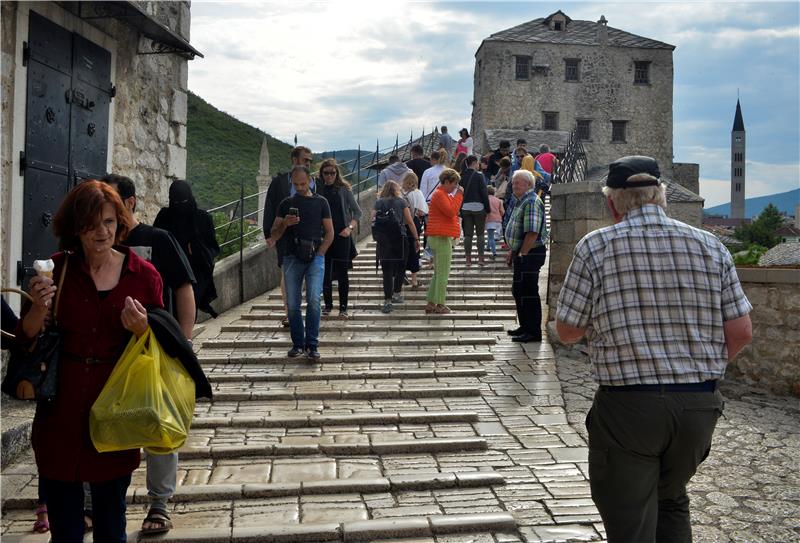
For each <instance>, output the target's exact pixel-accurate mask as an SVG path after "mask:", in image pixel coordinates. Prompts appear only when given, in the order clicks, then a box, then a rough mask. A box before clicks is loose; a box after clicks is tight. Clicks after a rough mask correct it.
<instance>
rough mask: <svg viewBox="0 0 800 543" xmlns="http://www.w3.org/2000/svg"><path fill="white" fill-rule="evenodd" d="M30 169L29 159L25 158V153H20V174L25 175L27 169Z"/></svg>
mask: <svg viewBox="0 0 800 543" xmlns="http://www.w3.org/2000/svg"><path fill="white" fill-rule="evenodd" d="M27 167H28V159H26V158H25V151H20V152H19V174H20V175H24V174H25V168H27Z"/></svg>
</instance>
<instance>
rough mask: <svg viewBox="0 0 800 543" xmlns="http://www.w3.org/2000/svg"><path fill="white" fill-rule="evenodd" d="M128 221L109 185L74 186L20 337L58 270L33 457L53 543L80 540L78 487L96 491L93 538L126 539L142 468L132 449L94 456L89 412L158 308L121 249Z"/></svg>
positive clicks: (152, 287)
mask: <svg viewBox="0 0 800 543" xmlns="http://www.w3.org/2000/svg"><path fill="white" fill-rule="evenodd" d="M130 222H131V217H130V214H129V213H128V211H127V209H126V208H125V206H124V205H123V204H122V200H120V198H119V195H118V194H117V192H116V190H114V189H113V188H112V187H110V186H109V185H106V184H104V183H100V182H98V181H86V182H85V183H81V184H80V185H78V186H76V187H75V188H74V189H72V191H70V193H69V194H67V196H66V198H65V199H64V201H63V202H62V203H61V207H59V209H58V212H57V213H56V216H55V219H54V222H53V230H54V233H55V235H56V237H58V238H59V247H60V248H61V249H62V252H59V253H56V254H55V255H53V257H52V258H53V261H54V262H55V270H54V274H53V275H54V277H53V278H52V279H50V278H47V277H38V276H37V277H34V278H33V279H31V282H30V287H29V291H30V294H31V296H32V297H33V299H34V303H33V305H32V306H31V307H30V309H29V310H28V312H27V313H26V314H25V316H24V318H23V320H22V324H21V327H22V332H23V333H24V335H25V336H27V337H28V338H33V337H36V335H37V334H38V333H39V331H40V330H41V329H42V326H43V325H44V322H45V318H46V316H47V315H48V313H49V312H50V310H51V306H52V305H53V303H52V300H53V296H54V294H55V290H56V287H55V286H54V284H57V283H58V281H59V279H60V277H61V273H63V270H64V268H65V266H66V275H65V277H64V283H63V286H62V287H61V292H60V293H59V294H58V296H59V303H58V315H57V316H56V317H57V319H56V320H57V322H58V326H59V330H60V332H61V338H62V342H61V363H60V368H59V383H58V394H57V397H56V399H55V400H54V401H53V402H52V403H47V404H44V403H40V404H38V405H37V406H36V416H35V417H34V420H33V436H32V441H33V451H34V454H35V455H36V466H37V468H38V469H39V484H40V485H41V486H42V489H43V490H44V494H45V496H46V498H47V505H48V510H49V514H50V528H51V534H52V542H53V543H73V542H74V543H79V542H82V541H83V532H84V518H83V486H82V481H87V482H88V483H89V484H90V485H91V489H92V508H93V511H94V540H95V541H102V542H103V543H117V542H124V541H125V540H126V535H125V534H126V531H125V492H126V490H127V488H128V485H130V481H131V473H132V472H133V470H134V469H136V467H137V466H138V465H139V451H138V449H134V450H128V451H121V452H113V453H98V452H97V450H96V449H95V448H94V446H93V445H92V441H91V439H90V437H89V410H90V409H91V407H92V404H94V401H95V399H96V398H97V396H98V395H99V394H100V391H101V390H102V388H103V385H104V384H105V382H106V380H107V379H108V377H109V375H110V374H111V370H112V369H113V368H114V364H115V363H116V361H117V359H118V358H119V356H120V355H121V354H122V351H123V350H124V349H125V346H126V344H127V343H128V340H129V338H130V337H131V333H133V334H136V335H137V336H140V335H141V334H143V333H144V332H145V331H146V330H147V311H146V309H145V307H148V306H149V307H153V306H155V307H161V305H162V302H161V289H162V285H161V277H160V276H159V275H158V272H156V270H155V268H153V266H151V265H150V264H149V263H148V262H146V261H144V260H142V259H141V258H139V257H138V256H136V254H135V253H134V252H133V251H131V250H129V249H128V248H127V247H122V246H121V245H119V244H120V242H121V241H122V239H123V238H124V237H125V235H126V234H127V232H128V228H129V225H130Z"/></svg>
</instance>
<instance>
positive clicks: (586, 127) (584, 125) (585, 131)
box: [575, 119, 592, 141]
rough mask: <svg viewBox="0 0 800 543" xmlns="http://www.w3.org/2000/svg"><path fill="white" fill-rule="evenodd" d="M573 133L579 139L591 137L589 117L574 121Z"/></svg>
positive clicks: (584, 139) (583, 139) (585, 139)
mask: <svg viewBox="0 0 800 543" xmlns="http://www.w3.org/2000/svg"><path fill="white" fill-rule="evenodd" d="M575 133H576V134H577V136H578V139H579V140H581V141H588V140H591V139H592V121H590V120H589V119H578V120H577V121H576V126H575Z"/></svg>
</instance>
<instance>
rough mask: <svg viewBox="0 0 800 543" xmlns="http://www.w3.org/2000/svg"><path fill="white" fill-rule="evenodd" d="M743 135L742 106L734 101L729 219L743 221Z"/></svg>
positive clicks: (737, 101)
mask: <svg viewBox="0 0 800 543" xmlns="http://www.w3.org/2000/svg"><path fill="white" fill-rule="evenodd" d="M745 141H746V140H745V134H744V119H742V106H741V105H740V104H739V100H738V99H737V100H736V116H735V117H734V118H733V130H731V214H730V218H731V219H744V218H745V216H744V179H745V175H744V174H745V171H744V170H745Z"/></svg>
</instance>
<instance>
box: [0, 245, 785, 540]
mask: <svg viewBox="0 0 800 543" xmlns="http://www.w3.org/2000/svg"><path fill="white" fill-rule="evenodd" d="M455 259H456V262H457V265H456V266H455V269H454V271H453V273H452V281H451V288H450V294H451V297H450V299H451V300H452V301H453V303H452V304H451V307H453V308H454V309H455V310H456V311H457V312H456V313H454V314H451V315H425V314H424V313H423V312H422V311H421V309H422V307H423V304H424V289H420V290H418V291H414V290H411V289H408V288H406V289H405V290H406V292H405V293H406V297H407V302H406V303H404V304H402V305H400V304H398V305H395V312H394V313H392V314H389V315H384V314H381V313H380V311H379V310H380V306H381V302H382V296H381V293H380V291H379V290H378V289H377V288H376V287H377V285H378V284H379V281H380V276H379V275H376V274H375V270H374V247H373V246H372V244H366V245H362V247H361V255H360V257H359V258H358V259H357V261H356V263H355V269H354V271H353V272H352V275H351V278H352V279H351V292H352V293H353V301H354V303H353V306H354V307H353V309H352V311H351V316H350V318H348V319H346V320H345V319H342V318H339V317H334V316H332V317H326V318H323V322H322V331H321V347H320V352H321V353H322V356H323V358H322V361H321V362H318V363H313V362H310V361H308V360H305V359H302V360H301V359H290V358H287V357H286V351H287V350H288V347H289V339H288V338H289V332H288V330H287V329H284V328H282V327H281V326H280V324H279V322H278V321H279V319H280V316H281V307H280V299H279V297H278V296H277V295H276V293H275V292H272V293H268V294H265V295H263V296H260V297H258V298H257V299H254V300H252V301H251V302H249V303H247V304H245V305H243V306H240V307H238V308H236V309H234V310H231V311H229V312H227V313H225V314H224V315H221V316H220V317H219V318H218V319H216V320H215V321H212V322H210V323H208V324H207V325H206V327H205V329H204V330H203V332H202V333H201V334H200V335H199V337H197V338H196V341H195V345H196V346H197V348H198V356H199V358H200V360H201V363H202V364H203V366H204V368H205V369H206V371H207V373H208V375H209V378H210V380H211V381H212V384H213V386H214V389H215V399H214V401H212V402H208V401H203V402H198V404H197V408H196V411H195V420H194V422H193V428H192V432H191V434H190V436H189V439H188V440H187V443H186V445H185V446H184V447H183V449H182V450H181V462H180V470H179V474H178V480H179V487H178V490H177V492H176V495H175V497H174V499H173V501H172V503H171V508H172V510H171V516H172V519H173V521H174V523H175V528H174V529H173V530H172V531H171V532H170V533H169V534H168V535H167V536H166V537H160V538H151V540H154V541H172V542H190V541H191V542H201V541H202V542H212V541H214V542H216V541H219V542H232V541H235V542H244V541H247V542H257V541H302V542H323V541H383V542H389V543H391V542H395V543H501V542H502V543H518V542H529V543H534V542H556V541H601V540H602V539H603V535H604V531H603V527H602V523H601V522H600V518H599V515H598V514H597V510H596V509H595V507H594V505H593V504H592V501H591V499H590V492H589V485H588V481H587V465H586V459H587V448H586V442H585V436H584V435H583V434H584V428H583V416H584V414H585V411H586V410H587V409H588V405H589V403H590V401H591V396H592V393H593V387H592V385H591V381H590V379H589V376H588V366H587V364H586V361H585V357H584V356H583V355H582V354H581V353H580V352H579V351H576V350H571V349H561V350H559V351H558V365H556V353H555V352H554V350H553V347H551V345H550V344H549V343H548V342H547V341H544V342H542V343H541V344H528V345H519V344H515V343H512V342H511V341H510V338H509V337H508V336H507V335H506V334H505V329H506V328H509V327H513V326H514V325H515V321H514V312H513V301H511V300H510V299H509V297H508V290H509V281H510V271H509V270H508V269H507V268H505V267H504V266H503V265H502V264H501V263H500V262H499V261H498V262H497V263H494V264H491V265H489V266H486V267H485V268H482V267H478V266H473V267H471V268H467V267H466V266H464V265H463V262H464V260H463V250H461V249H460V248H458V249H457V250H456V256H455ZM420 276H421V279H422V280H423V281H424V282H425V283H427V281H428V280H429V277H430V272H428V271H424V272H422V273H421V274H420ZM541 281H542V282H541V285H540V287H541V290H542V292H544V289H545V288H546V277H545V276H543V277H542V278H541ZM476 285H480V287H478V288H476ZM556 366H558V367H556ZM562 389H563V390H562ZM732 390H733V389H732ZM736 390H738V389H736ZM726 392H727V389H726ZM734 397H735V399H733V400H731V401H729V403H728V407H727V411H726V413H727V416H728V417H729V419H726V420H725V421H722V422H721V423H720V427H719V428H720V429H719V430H718V433H717V442H718V443H716V444H715V448H714V450H713V452H712V456H711V458H710V459H709V460H708V461H707V462H706V463H705V464H704V465H703V467H702V468H701V471H700V473H698V475H697V477H696V478H695V482H694V483H693V487H692V494H693V498H694V512H695V516H694V521H695V524H696V535H697V537H696V539H697V540H698V541H702V542H705V541H709V542H710V541H754V542H755V541H765V542H767V541H770V542H771V541H795V540H797V539H796V538H797V535H798V531H797V530H798V525H799V524H798V521H797V519H798V518H799V517H800V511H799V510H798V501H799V500H800V496H799V495H798V494H800V492H799V491H798V486H799V485H798V477H800V476H798V475H797V473H798V469H797V468H798V465H797V463H798V448H800V445H799V444H798V439H799V437H798V436H799V435H800V432H798V428H799V427H800V423H798V417H797V415H798V407H797V402H796V401H795V402H792V401H790V400H786V399H776V398H771V397H766V396H757V395H755V394H754V393H752V392H750V391H744V392H741V393H739V396H734ZM565 400H566V403H565ZM2 497H3V517H2V538H3V541H31V542H44V541H47V537H46V536H34V535H23V534H27V533H28V531H29V530H30V527H31V525H32V505H33V502H34V500H35V497H36V470H35V467H34V465H33V462H32V458H31V456H30V453H28V454H27V455H25V456H23V457H22V458H21V459H20V460H19V461H17V462H16V463H15V464H13V465H11V466H9V467H7V468H5V469H4V470H3V473H2ZM128 498H129V502H130V504H131V505H130V507H129V512H128V525H129V530H130V540H132V541H134V540H137V539H138V533H137V532H136V530H137V529H138V527H139V526H140V524H141V521H142V519H143V517H144V515H145V512H146V502H147V499H146V489H145V473H144V469H143V468H140V469H138V470H137V471H136V472H134V474H133V482H132V484H131V488H130V490H129V496H128ZM793 538H795V539H793ZM89 539H90V538H87V540H89Z"/></svg>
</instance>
